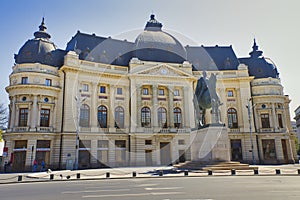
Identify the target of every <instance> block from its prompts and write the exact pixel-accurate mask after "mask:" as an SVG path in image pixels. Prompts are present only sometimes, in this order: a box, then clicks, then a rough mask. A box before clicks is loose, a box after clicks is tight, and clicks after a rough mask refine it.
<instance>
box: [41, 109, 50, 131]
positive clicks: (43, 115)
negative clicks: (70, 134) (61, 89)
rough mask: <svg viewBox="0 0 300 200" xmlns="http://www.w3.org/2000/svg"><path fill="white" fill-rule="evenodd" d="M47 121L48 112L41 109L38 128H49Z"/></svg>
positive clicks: (48, 117) (48, 119)
mask: <svg viewBox="0 0 300 200" xmlns="http://www.w3.org/2000/svg"><path fill="white" fill-rule="evenodd" d="M49 121H50V110H49V109H41V116H40V126H41V127H49Z"/></svg>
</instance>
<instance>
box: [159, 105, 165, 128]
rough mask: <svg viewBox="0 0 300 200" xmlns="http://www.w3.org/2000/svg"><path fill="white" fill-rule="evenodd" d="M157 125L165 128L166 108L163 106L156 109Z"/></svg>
mask: <svg viewBox="0 0 300 200" xmlns="http://www.w3.org/2000/svg"><path fill="white" fill-rule="evenodd" d="M157 115H158V116H157V118H158V126H159V127H161V128H167V110H166V109H165V108H163V107H160V108H158V110H157Z"/></svg>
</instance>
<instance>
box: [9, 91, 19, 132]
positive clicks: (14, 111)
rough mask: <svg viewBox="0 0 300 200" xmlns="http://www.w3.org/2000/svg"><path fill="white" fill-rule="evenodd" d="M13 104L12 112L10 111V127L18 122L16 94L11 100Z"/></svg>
mask: <svg viewBox="0 0 300 200" xmlns="http://www.w3.org/2000/svg"><path fill="white" fill-rule="evenodd" d="M10 103H11V104H10V105H11V113H10V116H9V117H10V123H9V125H10V127H9V128H14V126H15V123H16V121H17V120H16V115H17V113H16V96H14V97H13V98H12V100H11V102H10Z"/></svg>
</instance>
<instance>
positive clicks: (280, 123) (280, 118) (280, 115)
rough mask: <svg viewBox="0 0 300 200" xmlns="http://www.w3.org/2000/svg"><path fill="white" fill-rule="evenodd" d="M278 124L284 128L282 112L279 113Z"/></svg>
mask: <svg viewBox="0 0 300 200" xmlns="http://www.w3.org/2000/svg"><path fill="white" fill-rule="evenodd" d="M278 125H279V128H283V123H282V114H278Z"/></svg>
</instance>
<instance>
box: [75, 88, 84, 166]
mask: <svg viewBox="0 0 300 200" xmlns="http://www.w3.org/2000/svg"><path fill="white" fill-rule="evenodd" d="M80 93H81V90H79V92H78V94H77V97H76V96H75V100H76V102H77V104H76V107H77V119H76V121H77V123H76V143H75V163H74V169H75V170H77V169H78V160H79V159H78V158H79V122H80V107H81V103H82V102H83V101H84V100H85V99H86V98H84V99H82V100H81V94H80Z"/></svg>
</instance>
